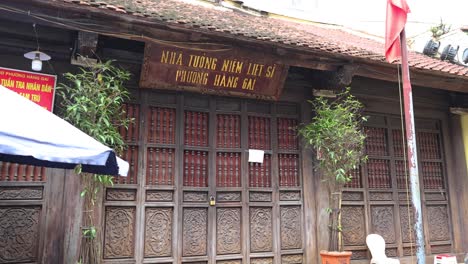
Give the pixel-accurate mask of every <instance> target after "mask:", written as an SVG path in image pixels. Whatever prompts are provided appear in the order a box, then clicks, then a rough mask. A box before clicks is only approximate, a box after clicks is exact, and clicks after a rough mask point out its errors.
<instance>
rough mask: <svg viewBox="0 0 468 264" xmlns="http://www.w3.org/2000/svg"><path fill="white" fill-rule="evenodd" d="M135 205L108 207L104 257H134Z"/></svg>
mask: <svg viewBox="0 0 468 264" xmlns="http://www.w3.org/2000/svg"><path fill="white" fill-rule="evenodd" d="M134 230H135V207H107V208H106V218H105V231H104V258H129V257H133V247H134V241H135V239H134V233H135V232H134Z"/></svg>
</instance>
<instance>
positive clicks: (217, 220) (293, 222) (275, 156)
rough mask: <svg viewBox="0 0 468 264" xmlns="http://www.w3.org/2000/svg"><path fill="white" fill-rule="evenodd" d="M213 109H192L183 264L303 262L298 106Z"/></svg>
mask: <svg viewBox="0 0 468 264" xmlns="http://www.w3.org/2000/svg"><path fill="white" fill-rule="evenodd" d="M192 100H194V99H186V103H188V104H189V105H191V104H192V103H189V101H192ZM193 102H194V101H193ZM198 103H200V102H198ZM207 103H208V105H207V106H208V109H205V110H204V111H203V110H195V109H194V110H191V109H189V108H185V109H184V117H183V118H184V136H183V138H184V140H183V142H184V150H183V162H184V165H183V181H182V182H183V184H182V185H183V186H182V195H181V196H182V201H181V202H182V212H181V225H182V228H181V229H182V239H181V241H182V252H181V260H182V263H213V264H214V263H217V264H218V263H219V264H221V263H224V264H228V263H229V264H231V263H232V264H234V263H235V264H238V263H239V264H240V263H302V259H303V256H302V245H303V243H302V241H303V236H302V202H301V201H302V198H301V197H302V195H301V183H300V182H301V180H300V179H301V177H300V171H299V167H300V166H299V161H300V159H299V149H298V142H297V137H296V135H295V133H296V132H295V130H294V128H295V127H296V126H297V114H298V113H297V112H298V111H297V107H296V106H293V105H273V104H267V103H260V102H247V103H242V102H241V101H240V100H230V99H220V98H216V99H214V100H209V101H208V102H207ZM278 109H281V110H284V111H283V113H282V115H281V114H277V113H276V112H277V110H278ZM248 149H260V150H264V151H265V153H266V154H265V156H264V162H263V163H249V162H248ZM283 253H287V254H283Z"/></svg>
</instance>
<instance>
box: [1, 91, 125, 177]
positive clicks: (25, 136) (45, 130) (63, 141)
mask: <svg viewBox="0 0 468 264" xmlns="http://www.w3.org/2000/svg"><path fill="white" fill-rule="evenodd" d="M0 161H7V162H15V163H21V164H29V165H35V166H44V167H51V168H62V169H73V168H74V167H75V166H76V165H78V164H81V165H82V171H83V172H90V173H97V174H107V175H120V176H127V173H128V169H129V165H128V163H127V162H126V161H124V160H122V159H120V158H119V157H117V156H116V154H115V152H114V151H113V150H112V149H110V148H109V147H107V146H105V145H103V144H102V143H100V142H99V141H97V140H95V139H94V138H92V137H90V136H88V135H87V134H86V133H84V132H82V131H81V130H79V129H78V128H76V127H74V126H73V125H71V124H70V123H68V122H67V121H65V120H63V119H62V118H60V117H58V116H56V115H54V114H53V113H51V112H49V111H47V110H46V109H44V108H42V107H40V106H39V105H37V104H35V103H33V102H31V101H29V100H28V99H26V98H24V97H23V96H21V95H19V94H17V93H15V92H13V91H10V90H9V89H7V88H5V87H3V86H1V85H0Z"/></svg>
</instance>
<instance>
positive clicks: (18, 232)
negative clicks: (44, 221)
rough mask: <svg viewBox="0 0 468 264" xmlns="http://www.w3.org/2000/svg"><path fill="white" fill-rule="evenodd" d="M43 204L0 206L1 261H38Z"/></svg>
mask: <svg viewBox="0 0 468 264" xmlns="http://www.w3.org/2000/svg"><path fill="white" fill-rule="evenodd" d="M41 212H42V208H41V206H23V207H17V206H12V207H10V206H0V263H19V262H36V261H38V259H37V257H38V250H39V229H40V219H41Z"/></svg>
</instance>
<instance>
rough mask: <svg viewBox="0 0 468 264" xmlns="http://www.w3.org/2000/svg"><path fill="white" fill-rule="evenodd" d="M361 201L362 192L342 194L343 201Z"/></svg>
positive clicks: (362, 197)
mask: <svg viewBox="0 0 468 264" xmlns="http://www.w3.org/2000/svg"><path fill="white" fill-rule="evenodd" d="M363 199H364V195H363V194H362V192H346V191H345V192H343V201H362V200H363Z"/></svg>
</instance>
